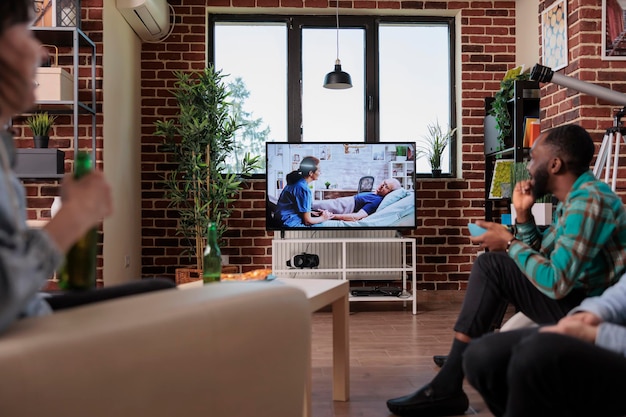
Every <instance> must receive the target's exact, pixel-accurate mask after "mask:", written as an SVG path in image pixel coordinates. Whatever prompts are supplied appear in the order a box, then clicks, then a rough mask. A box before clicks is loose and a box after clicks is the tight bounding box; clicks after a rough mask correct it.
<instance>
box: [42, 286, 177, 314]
mask: <svg viewBox="0 0 626 417" xmlns="http://www.w3.org/2000/svg"><path fill="white" fill-rule="evenodd" d="M174 287H176V284H175V283H174V281H172V280H170V279H167V278H147V279H142V280H140V281H132V282H129V283H125V284H119V285H113V286H110V287H102V288H94V289H92V290H86V291H59V292H52V293H50V297H47V298H46V301H47V302H48V304H50V307H51V308H52V310H63V309H66V308H72V307H78V306H81V305H85V304H91V303H97V302H100V301H106V300H112V299H114V298H120V297H126V296H129V295H136V294H141V293H145V292H150V291H160V290H165V289H168V288H174Z"/></svg>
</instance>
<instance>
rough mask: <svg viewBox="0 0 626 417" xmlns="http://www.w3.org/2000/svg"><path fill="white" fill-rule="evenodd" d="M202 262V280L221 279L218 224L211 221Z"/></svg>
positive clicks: (207, 281)
mask: <svg viewBox="0 0 626 417" xmlns="http://www.w3.org/2000/svg"><path fill="white" fill-rule="evenodd" d="M202 264H203V265H202V280H203V281H204V283H205V284H208V283H209V282H217V281H219V280H220V276H221V274H222V252H221V251H220V247H219V246H218V244H217V225H216V224H215V223H209V232H208V233H207V239H206V248H205V249H204V257H203V260H202Z"/></svg>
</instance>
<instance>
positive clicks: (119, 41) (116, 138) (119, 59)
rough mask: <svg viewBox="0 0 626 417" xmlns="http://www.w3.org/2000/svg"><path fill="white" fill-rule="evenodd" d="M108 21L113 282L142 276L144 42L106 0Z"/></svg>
mask: <svg viewBox="0 0 626 417" xmlns="http://www.w3.org/2000/svg"><path fill="white" fill-rule="evenodd" d="M103 23H104V33H103V44H104V53H103V58H102V61H103V62H102V65H103V92H104V96H103V115H104V122H103V135H104V151H103V155H104V156H103V159H104V174H105V176H106V177H107V180H108V181H109V183H110V184H111V187H112V190H113V199H114V204H115V213H114V214H113V216H112V217H110V218H109V219H107V220H105V222H104V255H103V257H104V285H105V286H108V285H112V284H117V283H121V282H127V281H131V280H134V279H139V278H141V189H140V175H141V132H140V129H141V101H140V98H141V97H140V83H141V73H140V68H141V42H140V40H139V38H138V37H137V35H135V32H133V30H132V29H131V28H130V26H129V25H128V24H127V23H126V20H124V18H123V17H122V15H121V14H120V13H119V12H118V10H117V8H116V7H115V1H105V2H104V10H103ZM127 257H129V259H130V265H129V266H126V258H127Z"/></svg>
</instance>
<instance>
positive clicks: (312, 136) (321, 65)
mask: <svg viewBox="0 0 626 417" xmlns="http://www.w3.org/2000/svg"><path fill="white" fill-rule="evenodd" d="M363 36H364V34H363V30H362V29H340V30H339V38H338V39H339V42H337V29H336V28H335V29H317V28H316V29H304V30H303V31H302V140H303V141H304V142H314V141H317V142H360V141H364V140H365V113H364V111H363V108H364V107H363V99H364V91H365V88H364V83H365V55H364V52H365V49H364V38H363ZM337 43H339V59H340V61H341V69H342V71H344V72H347V73H348V74H350V77H351V79H352V88H349V89H343V90H333V89H328V88H324V87H323V86H324V78H325V77H326V74H328V73H329V72H331V71H334V69H335V60H336V59H337Z"/></svg>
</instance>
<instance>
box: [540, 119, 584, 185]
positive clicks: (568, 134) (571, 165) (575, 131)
mask: <svg viewBox="0 0 626 417" xmlns="http://www.w3.org/2000/svg"><path fill="white" fill-rule="evenodd" d="M544 143H545V144H546V145H549V146H551V147H552V148H553V149H554V150H555V152H556V156H558V157H559V158H561V159H563V161H564V162H565V164H566V167H567V170H568V171H570V172H572V173H574V174H576V175H581V174H583V173H585V172H587V171H589V165H590V164H591V160H592V159H593V154H594V152H595V145H594V144H593V139H592V138H591V135H589V132H587V131H586V130H585V129H584V128H582V127H580V126H578V125H574V124H569V125H563V126H559V127H555V128H553V129H550V130H549V131H548V134H547V135H546V137H545V140H544Z"/></svg>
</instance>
